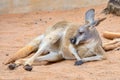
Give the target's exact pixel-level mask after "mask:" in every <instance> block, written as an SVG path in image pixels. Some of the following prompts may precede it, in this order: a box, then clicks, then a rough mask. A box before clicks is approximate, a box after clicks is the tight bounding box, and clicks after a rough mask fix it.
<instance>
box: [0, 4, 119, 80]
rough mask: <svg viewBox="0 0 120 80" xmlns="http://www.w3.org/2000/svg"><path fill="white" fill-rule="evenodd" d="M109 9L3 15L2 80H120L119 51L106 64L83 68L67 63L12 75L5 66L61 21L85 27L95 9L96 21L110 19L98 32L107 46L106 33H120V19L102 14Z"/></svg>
mask: <svg viewBox="0 0 120 80" xmlns="http://www.w3.org/2000/svg"><path fill="white" fill-rule="evenodd" d="M105 7H106V5H100V6H91V7H86V8H80V9H74V10H68V11H51V12H48V11H44V12H43V11H38V12H30V13H24V14H9V15H8V14H4V15H0V80H120V51H115V50H113V51H109V52H106V53H105V55H106V57H107V59H106V60H102V61H94V62H87V63H84V64H83V65H80V66H74V62H75V60H64V61H61V62H57V63H52V64H49V65H37V66H33V70H32V71H31V72H29V71H25V70H24V69H23V66H20V67H19V68H17V69H15V70H12V71H11V70H9V69H8V68H7V65H4V64H3V62H4V61H5V60H6V59H8V58H9V56H10V55H12V54H13V53H15V52H16V51H17V50H19V49H20V48H22V47H23V46H24V45H26V44H27V43H29V42H30V41H31V40H32V39H34V38H35V37H36V36H38V35H41V34H42V33H44V31H45V29H46V28H47V27H49V26H52V25H53V24H55V23H56V22H58V21H62V20H66V21H69V22H74V23H75V24H80V25H82V24H83V23H84V13H85V12H86V11H87V10H88V9H90V8H95V10H96V19H97V18H101V17H106V18H107V19H106V20H105V21H103V22H102V23H101V24H100V25H98V26H97V29H98V31H99V33H100V35H101V38H102V40H103V42H108V41H109V40H107V39H104V38H103V37H102V33H103V31H106V30H107V31H114V32H120V17H118V16H114V15H111V14H110V15H104V14H101V11H102V10H103V9H104V8H105Z"/></svg>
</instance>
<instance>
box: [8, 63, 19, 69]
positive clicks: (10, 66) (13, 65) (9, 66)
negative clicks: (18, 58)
mask: <svg viewBox="0 0 120 80" xmlns="http://www.w3.org/2000/svg"><path fill="white" fill-rule="evenodd" d="M16 67H18V66H17V65H16V64H15V63H11V64H9V65H8V68H9V69H10V70H14V69H15V68H16Z"/></svg>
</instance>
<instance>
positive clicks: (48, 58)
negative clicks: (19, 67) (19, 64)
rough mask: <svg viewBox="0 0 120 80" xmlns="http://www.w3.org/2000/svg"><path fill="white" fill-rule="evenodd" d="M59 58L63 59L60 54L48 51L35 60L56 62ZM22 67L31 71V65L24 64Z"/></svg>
mask: <svg viewBox="0 0 120 80" xmlns="http://www.w3.org/2000/svg"><path fill="white" fill-rule="evenodd" d="M60 60H63V57H62V54H60V53H57V52H50V53H49V54H46V55H44V56H39V57H37V58H36V59H35V61H48V62H57V61H60ZM24 69H25V70H27V71H31V70H32V66H30V65H25V66H24Z"/></svg>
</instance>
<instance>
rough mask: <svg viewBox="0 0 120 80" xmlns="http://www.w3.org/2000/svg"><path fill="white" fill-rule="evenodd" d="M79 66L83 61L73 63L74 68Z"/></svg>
mask: <svg viewBox="0 0 120 80" xmlns="http://www.w3.org/2000/svg"><path fill="white" fill-rule="evenodd" d="M81 64H83V61H82V60H79V61H76V62H75V66H78V65H81Z"/></svg>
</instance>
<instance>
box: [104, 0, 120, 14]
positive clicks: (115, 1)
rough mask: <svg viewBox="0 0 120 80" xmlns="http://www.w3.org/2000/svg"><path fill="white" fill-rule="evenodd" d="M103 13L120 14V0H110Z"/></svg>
mask: <svg viewBox="0 0 120 80" xmlns="http://www.w3.org/2000/svg"><path fill="white" fill-rule="evenodd" d="M103 13H105V14H110V13H113V14H115V15H117V16H120V0H109V2H108V5H107V8H105V9H104V10H103Z"/></svg>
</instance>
